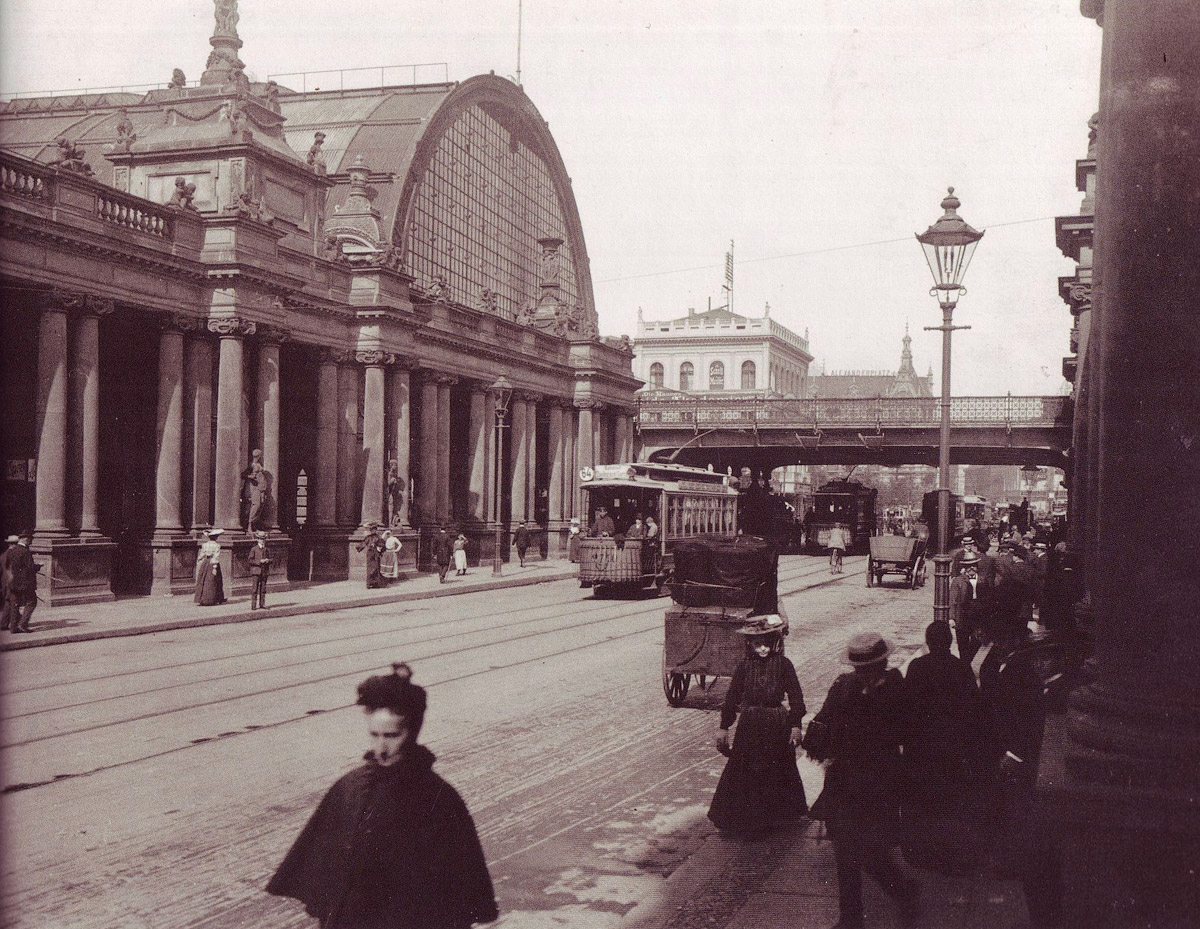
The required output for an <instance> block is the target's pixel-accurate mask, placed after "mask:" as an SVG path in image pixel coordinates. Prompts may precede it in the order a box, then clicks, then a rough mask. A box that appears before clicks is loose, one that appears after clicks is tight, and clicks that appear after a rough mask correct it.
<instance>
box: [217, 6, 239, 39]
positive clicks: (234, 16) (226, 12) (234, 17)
mask: <svg viewBox="0 0 1200 929" xmlns="http://www.w3.org/2000/svg"><path fill="white" fill-rule="evenodd" d="M213 3H214V4H215V5H216V8H217V9H216V17H217V23H216V25H217V29H216V34H217V35H231V36H236V35H237V24H238V18H239V17H238V8H237V0H213Z"/></svg>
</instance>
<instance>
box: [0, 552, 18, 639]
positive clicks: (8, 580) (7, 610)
mask: <svg viewBox="0 0 1200 929" xmlns="http://www.w3.org/2000/svg"><path fill="white" fill-rule="evenodd" d="M16 544H17V537H16V536H15V535H10V536H9V537H8V538H7V539H5V540H4V551H2V552H0V610H3V622H0V629H7V628H8V627H9V626H10V625H12V618H13V616H14V615H16V614H15V613H14V612H13V609H12V607H11V605H10V604H9V602H8V591H9V588H10V587H11V586H12V572H11V571H9V569H8V553H9V552H10V551H11V550H12V548H13V546H14V545H16Z"/></svg>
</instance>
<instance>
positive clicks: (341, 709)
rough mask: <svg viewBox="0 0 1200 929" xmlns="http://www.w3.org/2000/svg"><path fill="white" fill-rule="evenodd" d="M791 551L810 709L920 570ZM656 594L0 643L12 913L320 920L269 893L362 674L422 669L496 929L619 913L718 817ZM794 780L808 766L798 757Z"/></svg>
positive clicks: (706, 710) (119, 921)
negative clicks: (895, 578) (850, 641)
mask: <svg viewBox="0 0 1200 929" xmlns="http://www.w3.org/2000/svg"><path fill="white" fill-rule="evenodd" d="M864 562H865V559H863V558H851V559H847V565H846V574H844V575H842V576H841V577H840V578H837V579H834V578H831V577H830V575H829V574H828V570H827V568H826V567H825V564H824V562H823V560H821V559H819V558H809V557H804V556H795V557H787V558H785V559H783V562H782V564H781V578H780V588H779V589H780V593H781V594H784V595H785V597H786V601H785V602H786V608H787V610H788V613H789V616H790V619H791V624H792V634H791V636H790V638H789V640H788V654H789V655H790V656H791V658H792V660H793V661H794V662H795V663H796V665H797V669H798V671H799V673H800V679H801V683H802V685H803V686H804V690H805V695H806V697H807V699H808V703H809V709H810V710H813V711H815V710H816V709H817V708H818V707H819V705H820V702H821V700H822V699H823V697H824V694H825V690H826V689H827V688H828V686H829V684H830V682H831V681H832V679H833V677H834V676H836V674H838V673H840V672H841V671H842V670H844V666H842V665H841V664H840V663H839V655H840V652H841V649H842V648H843V646H844V643H845V641H846V638H847V637H848V636H849V635H850V634H852V633H853V632H855V631H860V630H862V629H867V628H875V629H879V630H880V631H883V632H885V634H889V635H893V636H895V637H896V640H897V642H898V643H901V644H907V645H910V646H915V645H917V644H919V642H920V638H921V630H922V629H923V628H924V625H925V623H926V622H927V620H928V613H929V600H930V593H929V588H928V587H927V588H925V589H924V590H918V591H908V590H903V589H900V588H898V587H888V588H885V589H883V590H879V589H874V590H868V589H867V588H866V586H865V583H864V576H863V567H864ZM666 604H667V601H666V600H595V599H593V598H592V597H591V594H590V592H589V591H581V590H579V589H578V588H577V587H576V586H575V584H574V583H572V582H560V583H553V584H545V585H541V586H538V587H531V588H519V589H514V590H507V591H498V592H490V593H482V594H471V595H464V596H461V597H454V598H448V599H442V600H432V601H427V602H418V603H411V604H403V605H390V606H386V605H385V606H380V607H375V608H370V609H366V610H362V611H358V612H356V613H354V614H353V615H343V614H332V615H330V614H325V615H315V616H311V617H291V618H287V619H283V620H278V621H276V620H266V621H262V622H258V623H251V624H245V625H234V626H217V627H209V628H200V629H189V630H181V631H178V632H172V633H163V634H158V635H154V636H139V637H136V638H126V639H110V640H103V641H97V642H86V643H79V644H72V645H59V646H55V647H52V648H44V649H30V650H27V651H20V652H10V653H5V654H4V655H3V656H0V671H2V672H3V677H2V680H3V688H2V690H0V694H2V698H3V712H4V724H3V731H2V735H0V746H2V749H3V754H2V759H3V772H2V775H3V783H4V784H5V786H6V793H5V794H4V796H3V799H2V801H0V813H2V815H3V818H4V824H5V828H4V836H5V849H4V851H5V854H4V857H3V862H4V864H3V867H4V876H3V895H2V897H0V912H3V913H4V920H5V922H4V925H6V926H11V927H14V929H18V927H38V929H98V927H110V926H112V927H115V926H121V927H123V929H126V927H128V929H140V927H153V929H158V927H163V929H187V927H196V929H199V927H204V929H233V927H246V926H275V927H301V926H306V927H312V926H314V925H315V923H313V922H312V921H311V920H309V919H307V918H306V917H305V916H304V915H303V913H302V912H301V911H300V908H299V907H298V905H296V904H294V903H293V902H291V901H284V900H277V899H274V898H271V897H268V896H266V895H265V894H264V893H262V891H261V888H262V886H263V884H264V883H265V881H266V879H267V877H268V876H269V875H270V873H271V872H272V870H273V869H274V867H275V866H276V865H277V864H278V862H279V860H280V858H281V857H282V855H283V853H284V852H285V851H286V850H287V848H288V846H289V845H290V843H291V841H292V839H293V838H294V837H295V835H296V833H297V832H298V830H299V829H300V827H301V826H302V825H303V823H304V822H305V820H306V819H307V817H308V815H309V814H310V813H311V811H312V809H313V808H314V806H315V804H316V802H317V800H318V799H319V798H320V796H321V795H322V794H323V793H324V791H325V790H326V789H327V788H328V786H329V785H330V784H331V783H332V782H333V781H334V780H335V779H336V778H337V777H338V776H339V775H341V774H342V773H344V772H346V771H348V770H350V769H351V768H352V767H354V766H355V765H356V764H358V763H359V758H360V755H361V752H362V750H363V748H364V742H365V740H364V730H363V723H362V719H361V711H360V710H358V709H357V708H356V707H353V706H352V701H353V697H354V687H355V685H356V684H357V683H358V682H359V681H360V680H361V679H362V678H363V677H365V676H366V675H368V674H371V673H378V672H380V671H382V670H384V669H386V667H387V665H388V664H389V663H390V662H391V661H393V660H399V659H404V660H406V661H409V662H410V663H411V664H412V665H413V666H414V668H415V673H416V680H417V682H418V683H421V684H423V685H425V686H426V687H429V688H430V711H429V714H428V717H427V720H426V724H425V729H424V731H423V732H422V741H423V742H424V743H425V744H427V745H429V746H430V747H431V748H432V749H433V750H434V752H435V753H436V754H437V755H438V757H439V760H438V764H437V770H438V771H439V772H440V773H441V774H442V775H443V776H444V777H446V778H447V779H448V780H449V781H450V782H451V783H453V784H454V785H455V786H456V787H457V788H458V789H459V791H460V792H461V793H462V794H463V796H464V797H465V798H466V800H467V803H468V805H469V806H470V808H471V810H472V813H473V814H474V816H475V820H476V823H477V825H478V828H479V831H480V835H481V838H482V840H483V844H484V849H485V851H486V853H487V857H488V861H489V863H490V866H491V869H492V875H493V879H494V880H495V882H496V889H497V896H498V898H499V901H500V906H501V911H502V914H503V915H502V917H501V920H500V922H499V923H498V924H497V925H500V926H505V927H521V929H524V927H532V929H538V927H542V926H546V927H549V926H566V927H576V929H583V927H588V929H592V927H596V929H603V927H609V926H612V925H614V924H615V923H616V922H617V921H618V919H619V917H620V915H621V914H623V913H624V912H626V911H628V910H629V909H630V908H631V907H632V906H633V905H634V904H635V903H637V901H638V900H640V899H641V898H642V897H643V896H645V894H646V893H648V892H649V890H650V889H651V888H652V887H653V886H655V885H657V884H658V883H659V882H660V881H661V878H662V876H663V875H664V874H666V873H669V872H670V871H671V870H673V869H674V868H675V867H677V866H678V864H679V863H680V862H681V861H682V860H683V859H684V858H686V857H687V856H688V855H689V854H691V853H692V852H693V851H694V850H695V849H696V848H697V847H698V846H699V845H700V843H701V842H702V841H703V839H704V838H705V837H706V836H707V835H708V834H709V833H710V832H711V826H710V825H709V824H708V821H707V819H705V816H704V814H705V812H706V810H707V803H708V800H709V798H710V797H711V793H712V789H713V787H714V786H715V783H716V779H717V777H718V776H719V774H720V770H721V764H722V762H723V759H722V758H721V757H720V756H719V755H717V754H716V753H715V752H714V751H713V749H712V748H711V739H712V735H713V734H714V730H715V728H716V714H715V712H714V710H715V708H716V707H717V706H719V703H720V699H721V697H722V695H723V693H724V688H725V682H724V681H722V682H719V683H718V684H717V685H716V686H715V687H713V688H710V689H709V690H708V691H707V692H705V691H700V690H698V689H697V688H695V687H693V689H692V692H691V694H690V695H689V698H688V701H687V704H686V706H685V707H683V708H680V709H672V708H670V707H668V706H667V704H666V700H665V699H664V696H663V693H662V688H661V682H660V679H659V667H660V660H661V653H662V613H663V609H664V608H665V606H666ZM804 773H805V778H806V781H807V782H808V783H809V785H810V798H811V796H813V795H815V791H816V790H817V789H818V786H819V783H820V772H819V769H816V768H815V767H814V766H809V765H807V764H805V765H804Z"/></svg>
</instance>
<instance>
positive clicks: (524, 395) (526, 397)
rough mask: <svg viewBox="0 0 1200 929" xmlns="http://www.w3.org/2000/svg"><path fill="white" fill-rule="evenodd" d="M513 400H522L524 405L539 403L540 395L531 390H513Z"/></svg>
mask: <svg viewBox="0 0 1200 929" xmlns="http://www.w3.org/2000/svg"><path fill="white" fill-rule="evenodd" d="M513 399H514V400H523V401H524V402H525V403H540V402H541V400H542V395H541V394H539V393H536V392H535V391H532V390H515V391H513Z"/></svg>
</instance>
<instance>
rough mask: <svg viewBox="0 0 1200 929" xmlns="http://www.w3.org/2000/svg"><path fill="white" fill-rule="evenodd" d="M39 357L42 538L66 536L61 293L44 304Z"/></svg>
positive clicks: (37, 493) (37, 490) (37, 497)
mask: <svg viewBox="0 0 1200 929" xmlns="http://www.w3.org/2000/svg"><path fill="white" fill-rule="evenodd" d="M37 357H38V364H37V378H38V379H37V437H38V457H37V478H36V481H35V484H34V506H35V515H36V520H37V525H36V526H35V527H34V530H35V532H36V534H37V537H38V539H39V541H40V540H42V539H51V538H65V537H66V535H67V512H66V503H67V494H66V473H67V471H66V461H67V306H66V303H65V301H64V300H62V299H59V298H58V297H57V296H52V297H50V298H49V299H48V300H47V301H46V303H45V304H44V305H43V307H42V315H41V317H40V319H39V322H38V356H37Z"/></svg>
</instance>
